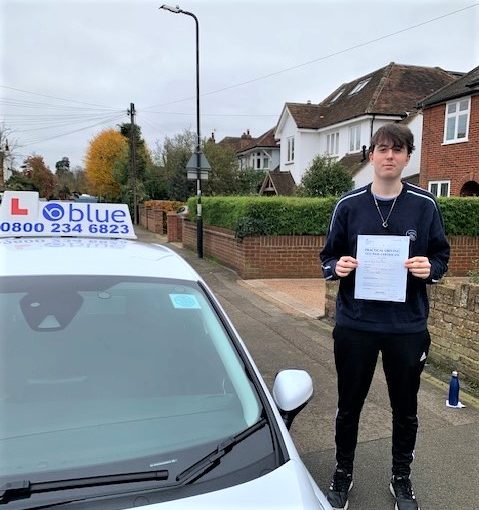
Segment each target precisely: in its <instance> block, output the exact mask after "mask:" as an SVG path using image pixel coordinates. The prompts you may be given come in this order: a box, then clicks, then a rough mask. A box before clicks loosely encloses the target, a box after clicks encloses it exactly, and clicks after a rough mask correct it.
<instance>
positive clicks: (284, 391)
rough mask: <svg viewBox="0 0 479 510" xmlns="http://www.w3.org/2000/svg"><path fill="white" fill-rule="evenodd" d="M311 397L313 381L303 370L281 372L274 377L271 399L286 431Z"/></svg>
mask: <svg viewBox="0 0 479 510" xmlns="http://www.w3.org/2000/svg"><path fill="white" fill-rule="evenodd" d="M312 396H313V380H312V379H311V376H310V375H309V374H308V372H306V371H305V370H296V369H288V370H282V371H281V372H279V373H278V374H277V375H276V378H275V380H274V385H273V399H274V401H275V403H276V405H277V406H278V409H279V412H280V414H281V416H282V418H283V420H284V423H285V425H286V427H287V428H288V430H289V429H290V428H291V425H292V423H293V420H294V418H295V417H296V415H297V414H298V413H299V412H300V411H301V410H302V409H303V408H304V407H305V406H306V404H307V403H308V402H309V401H310V399H311V397H312Z"/></svg>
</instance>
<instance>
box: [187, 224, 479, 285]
mask: <svg viewBox="0 0 479 510" xmlns="http://www.w3.org/2000/svg"><path fill="white" fill-rule="evenodd" d="M324 241H325V237H324V236H252V237H245V238H244V239H243V241H238V240H236V239H235V237H234V235H233V233H232V232H231V231H230V230H227V229H221V228H218V227H209V226H208V227H205V228H204V229H203V253H204V255H205V256H206V257H211V258H214V259H216V260H218V261H219V262H220V263H221V264H223V265H225V266H227V267H231V268H232V269H234V270H235V271H236V272H237V273H238V275H239V276H240V277H241V278H244V279H250V278H320V277H322V276H323V274H322V271H321V267H320V263H319V252H320V251H321V249H322V247H323V246H324ZM449 242H450V244H451V260H450V263H449V271H448V273H447V274H448V276H465V275H467V272H468V271H469V270H471V269H474V267H476V266H475V265H474V261H475V260H477V259H479V237H467V236H451V237H449ZM183 245H184V246H185V247H187V248H189V249H191V250H193V251H195V250H196V225H195V224H194V223H193V222H191V221H184V222H183Z"/></svg>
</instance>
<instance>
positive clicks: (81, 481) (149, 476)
mask: <svg viewBox="0 0 479 510" xmlns="http://www.w3.org/2000/svg"><path fill="white" fill-rule="evenodd" d="M167 479H168V471H167V470H166V469H164V470H161V471H144V472H137V473H121V474H112V475H103V476H90V477H85V478H72V479H68V480H52V481H49V482H31V481H30V480H17V481H13V482H7V483H5V484H3V485H1V486H0V505H3V504H6V503H8V502H9V501H11V500H15V499H27V498H29V497H30V496H31V495H32V494H37V493H40V492H51V491H62V490H69V489H81V488H84V487H99V486H102V485H113V484H121V483H134V482H148V481H150V480H167Z"/></svg>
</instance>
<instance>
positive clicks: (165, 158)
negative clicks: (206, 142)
mask: <svg viewBox="0 0 479 510" xmlns="http://www.w3.org/2000/svg"><path fill="white" fill-rule="evenodd" d="M195 146H196V134H195V133H193V132H192V131H190V130H184V131H183V132H182V133H179V134H177V135H175V136H174V137H173V138H169V137H168V136H167V137H165V141H164V142H163V146H162V147H158V148H157V151H156V160H157V164H158V165H159V166H160V167H162V168H163V172H164V176H165V181H166V183H167V186H166V191H167V195H168V198H169V199H170V200H181V201H185V200H186V199H187V198H188V197H189V196H192V195H194V194H195V183H194V182H193V181H191V182H189V181H188V180H187V179H186V164H187V163H188V160H189V159H190V157H191V154H192V153H193V151H194V148H195Z"/></svg>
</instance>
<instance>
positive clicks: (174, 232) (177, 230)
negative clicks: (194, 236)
mask: <svg viewBox="0 0 479 510" xmlns="http://www.w3.org/2000/svg"><path fill="white" fill-rule="evenodd" d="M182 222H183V218H182V217H181V216H178V215H177V214H176V213H174V212H169V213H168V215H167V225H168V227H167V229H166V231H167V234H168V242H169V243H174V242H181V241H182V239H183V226H182Z"/></svg>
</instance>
